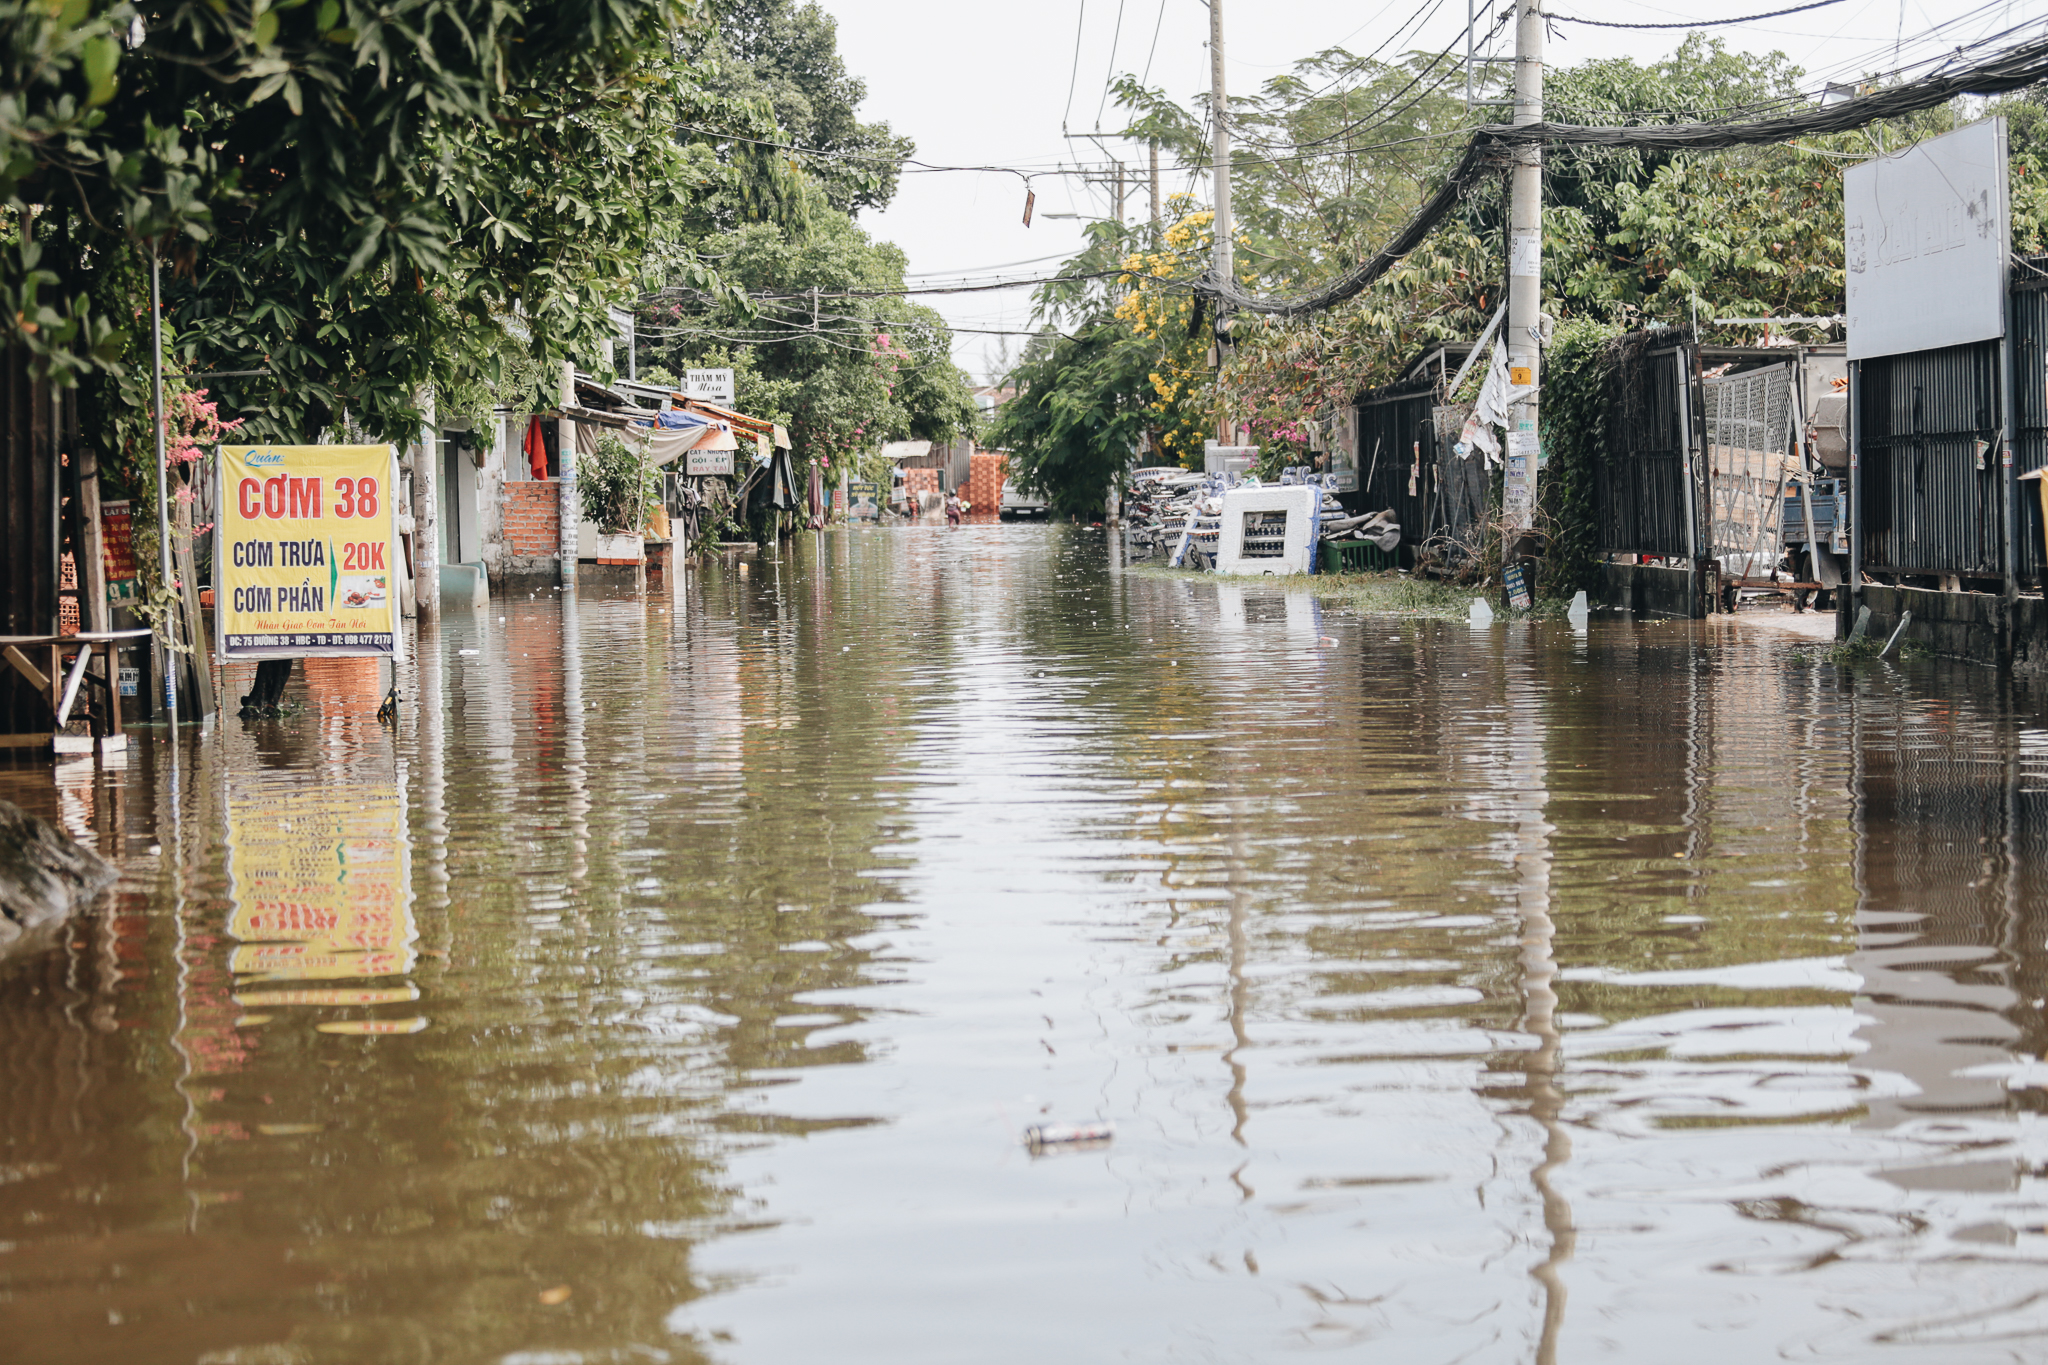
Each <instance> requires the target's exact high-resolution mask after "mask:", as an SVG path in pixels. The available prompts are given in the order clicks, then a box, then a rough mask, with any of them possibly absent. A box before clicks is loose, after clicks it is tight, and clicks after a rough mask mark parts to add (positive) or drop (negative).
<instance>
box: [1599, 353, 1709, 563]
mask: <svg viewBox="0 0 2048 1365" xmlns="http://www.w3.org/2000/svg"><path fill="white" fill-rule="evenodd" d="M1640 337H1641V334H1638V335H1637V337H1632V338H1628V339H1626V340H1625V341H1624V343H1623V346H1624V349H1623V352H1622V356H1621V359H1620V361H1619V363H1617V364H1616V365H1615V367H1614V370H1613V373H1612V375H1611V376H1610V379H1609V383H1610V385H1611V388H1610V393H1611V394H1612V397H1613V418H1612V420H1611V421H1610V422H1609V423H1608V430H1607V451H1606V456H1605V459H1604V460H1603V461H1602V468H1601V470H1600V478H1599V479H1598V480H1597V487H1596V489H1595V496H1594V512H1595V517H1596V522H1597V525H1596V534H1597V540H1598V544H1597V545H1596V546H1595V548H1596V549H1597V550H1599V552H1600V553H1601V554H1636V555H1654V556H1658V557H1662V558H1674V559H1688V558H1691V557H1692V556H1693V555H1695V554H1697V553H1699V547H1700V546H1701V545H1702V543H1703V542H1704V540H1705V537H1704V536H1703V535H1702V534H1701V530H1702V528H1701V526H1700V524H1699V523H1700V519H1701V512H1702V511H1703V509H1704V507H1705V489H1704V488H1703V487H1699V486H1697V482H1696V481H1697V475H1696V474H1695V473H1694V469H1695V466H1694V465H1693V462H1692V461H1691V460H1689V459H1688V458H1687V451H1688V448H1689V446H1690V445H1691V436H1692V429H1693V411H1692V385H1691V382H1690V380H1691V368H1692V364H1691V361H1692V352H1691V350H1690V349H1689V348H1687V347H1685V346H1682V345H1678V344H1671V345H1665V346H1657V345H1655V344H1654V342H1650V343H1645V342H1644V341H1643V340H1640V339H1639V338H1640ZM1689 480H1690V481H1694V482H1695V486H1692V487H1688V482H1689Z"/></svg>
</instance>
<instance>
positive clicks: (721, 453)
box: [683, 400, 732, 474]
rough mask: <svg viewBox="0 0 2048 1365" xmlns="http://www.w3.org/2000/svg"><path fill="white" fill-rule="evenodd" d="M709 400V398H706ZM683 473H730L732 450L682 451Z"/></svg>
mask: <svg viewBox="0 0 2048 1365" xmlns="http://www.w3.org/2000/svg"><path fill="white" fill-rule="evenodd" d="M706 401H709V400H706ZM683 459H684V461H685V464H684V466H683V472H684V473H685V474H730V473H732V452H731V451H730V450H689V451H685V452H683Z"/></svg>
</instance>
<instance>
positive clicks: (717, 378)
mask: <svg viewBox="0 0 2048 1365" xmlns="http://www.w3.org/2000/svg"><path fill="white" fill-rule="evenodd" d="M683 396H684V397H686V398H700V399H702V400H703V401H705V402H706V403H716V404H718V405H719V406H720V407H727V408H729V407H731V406H732V371H731V370H685V371H683ZM729 466H730V461H728V470H727V472H728V473H729V472H731V471H730V467H729Z"/></svg>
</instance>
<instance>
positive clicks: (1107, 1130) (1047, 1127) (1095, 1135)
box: [1024, 1123, 1116, 1152]
mask: <svg viewBox="0 0 2048 1365" xmlns="http://www.w3.org/2000/svg"><path fill="white" fill-rule="evenodd" d="M1115 1137H1116V1125H1115V1124H1113V1123H1076V1124H1070V1123H1039V1124H1033V1125H1032V1126H1031V1127H1029V1128H1026V1129H1025V1130H1024V1145H1025V1146H1026V1147H1029V1148H1030V1149H1031V1150H1032V1151H1034V1152H1040V1151H1044V1150H1046V1149H1047V1148H1055V1149H1058V1150H1060V1151H1068V1152H1071V1151H1078V1150H1082V1149H1086V1148H1092V1147H1107V1146H1108V1145H1109V1144H1110V1141H1111V1140H1112V1139H1113V1138H1115Z"/></svg>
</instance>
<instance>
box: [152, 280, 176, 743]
mask: <svg viewBox="0 0 2048 1365" xmlns="http://www.w3.org/2000/svg"><path fill="white" fill-rule="evenodd" d="M149 410H150V418H151V422H152V424H153V425H154V426H155V427H156V548H157V563H158V571H159V572H160V573H161V574H162V575H163V579H162V582H163V585H164V588H165V590H166V591H169V590H170V588H171V502H170V489H169V484H170V480H171V469H170V465H169V464H167V463H166V462H165V459H164V291H163V270H162V267H161V262H160V261H159V259H158V257H157V251H156V243H155V242H151V243H150V244H149ZM177 646H178V616H177V611H176V609H175V608H174V609H173V610H172V612H171V615H170V617H169V618H168V621H167V623H166V628H165V633H164V644H163V647H162V649H161V651H160V652H161V654H162V657H163V660H164V706H165V708H166V710H167V711H168V712H169V713H170V720H171V751H172V753H173V754H175V753H176V752H177V732H178V649H177Z"/></svg>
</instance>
